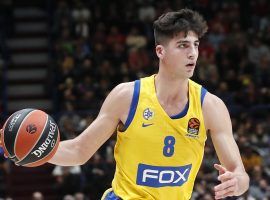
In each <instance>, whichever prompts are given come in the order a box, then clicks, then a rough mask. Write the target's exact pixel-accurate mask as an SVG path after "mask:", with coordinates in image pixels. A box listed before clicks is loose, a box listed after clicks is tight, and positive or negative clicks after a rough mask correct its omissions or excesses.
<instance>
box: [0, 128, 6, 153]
mask: <svg viewBox="0 0 270 200" xmlns="http://www.w3.org/2000/svg"><path fill="white" fill-rule="evenodd" d="M2 135H3V129H0V147H2V148H3V145H4V144H2V137H3V136H2ZM4 156H5V158H8V156H7V154H6V152H5V149H4Z"/></svg>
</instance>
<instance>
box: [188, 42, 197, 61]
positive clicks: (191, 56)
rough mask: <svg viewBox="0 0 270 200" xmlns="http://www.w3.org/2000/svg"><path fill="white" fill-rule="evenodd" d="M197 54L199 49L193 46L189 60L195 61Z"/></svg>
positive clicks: (189, 53)
mask: <svg viewBox="0 0 270 200" xmlns="http://www.w3.org/2000/svg"><path fill="white" fill-rule="evenodd" d="M197 52H198V50H197V48H196V47H195V46H194V45H191V46H190V48H189V51H188V58H189V59H191V60H193V59H195V58H196V55H197Z"/></svg>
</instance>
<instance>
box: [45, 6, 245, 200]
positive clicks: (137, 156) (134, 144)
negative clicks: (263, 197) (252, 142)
mask: <svg viewBox="0 0 270 200" xmlns="http://www.w3.org/2000/svg"><path fill="white" fill-rule="evenodd" d="M206 31H207V25H206V22H205V20H204V19H203V18H202V16H201V15H200V14H198V13H197V12H195V11H192V10H189V9H182V10H180V11H177V12H168V13H166V14H163V15H162V16H160V17H159V19H158V20H156V21H155V22H154V35H155V42H156V48H155V50H156V54H157V56H158V58H159V71H158V73H157V74H156V75H153V76H150V77H146V78H142V79H140V80H137V81H134V82H129V83H122V84H120V85H118V86H116V87H115V88H114V89H113V90H112V91H111V93H110V94H109V95H108V97H107V98H106V100H105V102H104V103H103V106H102V108H101V110H100V113H99V115H98V117H97V118H96V119H95V121H94V122H93V123H92V124H91V125H90V126H89V127H88V128H87V129H86V130H85V131H83V133H82V134H80V135H79V136H78V137H77V138H75V139H72V140H67V141H63V142H61V143H60V145H59V148H58V150H57V152H56V154H55V156H54V157H53V158H52V159H51V160H50V163H53V164H57V165H63V166H65V165H66V166H71V165H82V164H84V163H85V162H86V161H88V159H89V158H90V157H91V156H92V155H93V154H94V153H95V152H96V151H97V150H98V149H99V147H100V146H101V145H102V144H103V143H104V142H105V141H106V140H108V139H109V138H110V137H111V135H112V134H113V133H114V131H115V129H116V128H117V142H116V146H115V152H114V153H115V154H114V156H115V160H116V172H115V176H114V179H113V182H112V189H110V190H108V191H106V192H105V193H104V195H103V199H106V200H109V199H124V200H126V199H149V200H154V199H158V200H162V199H170V200H173V199H178V200H187V199H190V198H191V194H192V190H193V185H194V181H195V178H196V175H197V173H198V170H199V168H200V165H201V162H202V159H203V152H204V145H205V141H206V137H207V134H206V132H209V135H210V136H211V138H212V141H213V144H214V147H215V150H216V152H217V155H218V158H219V160H220V162H221V165H220V164H215V165H214V167H215V168H216V169H217V170H218V172H219V176H218V177H217V179H218V180H219V181H220V184H218V185H217V186H215V188H214V191H215V199H221V198H225V197H228V196H239V195H241V194H243V193H244V192H245V191H246V190H247V189H248V186H249V177H248V175H247V173H246V172H245V169H244V167H243V163H242V160H241V157H240V153H239V150H238V147H237V145H236V142H235V140H234V138H233V134H232V125H231V120H230V116H229V113H228V110H227V108H226V106H225V105H224V103H223V102H222V100H220V99H219V98H218V97H217V96H215V95H213V94H211V93H210V92H207V90H206V89H205V88H203V87H202V86H201V85H199V84H197V83H195V82H193V81H192V80H190V78H191V77H192V75H193V72H194V69H195V66H196V61H197V58H198V47H199V38H201V37H202V36H203V35H204V34H205V32H206Z"/></svg>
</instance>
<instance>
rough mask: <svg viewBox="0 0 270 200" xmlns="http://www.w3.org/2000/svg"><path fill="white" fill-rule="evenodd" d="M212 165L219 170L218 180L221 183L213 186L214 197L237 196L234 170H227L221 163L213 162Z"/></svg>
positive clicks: (237, 187) (236, 181) (237, 185)
mask: <svg viewBox="0 0 270 200" xmlns="http://www.w3.org/2000/svg"><path fill="white" fill-rule="evenodd" d="M214 167H215V168H216V169H217V170H218V171H219V176H218V180H219V181H221V183H220V184H219V185H217V186H215V188H214V190H215V199H222V198H225V197H231V196H237V195H238V193H237V191H238V190H239V181H238V179H237V178H236V176H237V175H236V174H235V173H234V172H230V171H228V170H227V169H226V168H225V167H223V166H222V165H218V164H215V165H214Z"/></svg>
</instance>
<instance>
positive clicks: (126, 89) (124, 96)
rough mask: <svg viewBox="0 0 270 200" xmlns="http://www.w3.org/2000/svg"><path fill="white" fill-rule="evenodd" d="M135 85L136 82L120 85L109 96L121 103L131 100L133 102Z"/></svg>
mask: <svg viewBox="0 0 270 200" xmlns="http://www.w3.org/2000/svg"><path fill="white" fill-rule="evenodd" d="M134 84H135V81H133V82H126V83H120V84H119V85H117V86H116V87H115V88H114V89H113V90H112V91H111V93H110V94H109V96H112V98H114V99H116V100H121V101H128V100H129V99H130V100H131V98H132V96H133V91H134Z"/></svg>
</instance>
